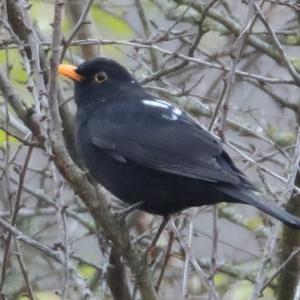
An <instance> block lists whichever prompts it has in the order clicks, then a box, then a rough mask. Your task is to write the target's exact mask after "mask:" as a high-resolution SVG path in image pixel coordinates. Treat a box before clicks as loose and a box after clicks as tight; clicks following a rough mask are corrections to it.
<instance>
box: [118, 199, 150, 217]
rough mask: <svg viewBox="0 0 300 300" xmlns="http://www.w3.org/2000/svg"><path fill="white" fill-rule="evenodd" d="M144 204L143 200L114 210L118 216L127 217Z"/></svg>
mask: <svg viewBox="0 0 300 300" xmlns="http://www.w3.org/2000/svg"><path fill="white" fill-rule="evenodd" d="M143 204H144V202H143V201H139V202H136V203H134V204H133V205H130V206H127V207H125V208H122V209H119V210H117V211H116V212H114V215H115V216H116V217H118V218H122V219H125V218H126V217H127V216H128V215H129V214H130V213H131V212H132V211H134V210H135V209H137V208H140V207H141V206H142V205H143Z"/></svg>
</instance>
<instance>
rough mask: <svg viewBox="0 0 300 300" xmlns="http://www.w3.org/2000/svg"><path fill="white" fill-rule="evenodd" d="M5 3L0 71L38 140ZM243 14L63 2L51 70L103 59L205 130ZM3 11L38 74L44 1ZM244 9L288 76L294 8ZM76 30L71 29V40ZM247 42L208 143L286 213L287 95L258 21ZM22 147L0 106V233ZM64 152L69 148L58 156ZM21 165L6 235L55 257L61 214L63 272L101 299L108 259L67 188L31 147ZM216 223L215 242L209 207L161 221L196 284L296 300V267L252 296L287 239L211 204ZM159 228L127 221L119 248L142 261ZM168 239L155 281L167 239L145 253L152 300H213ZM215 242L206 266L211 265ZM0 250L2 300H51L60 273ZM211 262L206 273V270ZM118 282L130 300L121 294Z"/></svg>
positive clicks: (45, 30)
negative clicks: (129, 248) (21, 20)
mask: <svg viewBox="0 0 300 300" xmlns="http://www.w3.org/2000/svg"><path fill="white" fill-rule="evenodd" d="M8 2H9V0H8V1H7V3H6V1H1V4H0V5H1V18H0V21H1V22H0V65H1V68H2V69H3V70H5V73H6V75H7V77H8V78H9V81H10V83H11V85H12V86H13V88H14V89H15V90H16V91H17V93H18V95H19V96H20V97H21V99H22V102H23V103H24V105H26V107H27V108H28V109H31V110H33V111H38V113H39V115H40V120H41V122H42V123H43V124H46V125H45V126H46V128H48V129H47V130H49V127H47V126H48V125H47V123H49V122H51V120H50V119H49V117H48V115H47V110H48V106H47V102H46V101H45V99H44V100H43V99H42V97H41V96H40V95H37V94H39V93H40V92H41V91H38V90H37V87H36V77H35V76H36V74H35V75H34V74H32V73H31V72H30V70H31V66H30V65H29V66H28V65H27V66H26V63H24V51H23V50H22V47H21V46H20V44H21V45H23V46H24V41H20V43H19V44H18V43H17V42H16V36H17V35H18V33H16V32H14V29H13V27H11V26H10V20H9V17H8V16H9V13H12V12H10V11H8V10H7V9H9V7H11V6H10V5H9V4H8ZM210 2H212V4H213V5H212V7H211V9H209V10H208V13H207V15H206V16H205V19H204V22H203V24H202V29H201V30H202V31H203V32H202V35H201V39H200V41H199V43H198V44H196V45H195V49H194V52H193V55H191V56H190V55H189V50H190V49H191V47H193V42H194V40H195V38H196V36H197V34H198V33H199V22H200V20H201V14H200V13H199V12H200V10H197V5H198V4H199V5H204V6H205V5H208V4H209V3H210ZM213 2H214V3H213ZM253 2H255V1H232V0H227V1H225V0H222V1H221V0H220V1H200V0H199V1H198V0H196V1H175V0H174V1H171V0H166V1H156V0H145V1H138V0H125V1H119V0H111V1H99V0H98V1H97V0H95V1H80V0H66V1H65V2H64V17H63V24H62V28H61V29H62V33H63V40H62V44H61V45H62V47H61V50H62V51H63V52H64V53H65V55H64V57H63V61H65V62H70V63H73V64H75V65H78V64H79V63H81V62H82V61H84V60H85V59H88V58H90V57H93V56H108V57H112V58H114V59H115V60H117V61H118V62H120V63H122V64H124V65H125V66H126V67H127V68H128V69H129V70H130V71H131V72H132V73H133V74H134V75H135V76H136V78H137V79H138V80H139V81H140V82H141V83H142V84H143V85H144V86H145V88H147V89H148V90H149V92H151V93H153V94H155V95H157V97H163V98H165V99H166V100H167V101H170V102H172V103H175V104H176V105H178V106H180V107H181V108H183V109H185V110H186V111H187V112H188V113H190V114H191V115H192V116H193V117H194V118H195V119H197V120H198V121H199V122H200V123H201V124H202V125H203V126H204V127H208V126H209V124H210V122H211V118H212V115H213V112H214V111H215V109H216V107H217V105H218V101H219V100H220V97H221V94H222V90H223V88H224V82H226V78H228V70H230V67H231V66H232V61H233V60H234V52H233V50H234V49H235V48H234V47H235V43H236V41H237V37H238V36H239V35H240V34H241V32H242V29H243V28H244V26H246V25H247V24H248V22H249V16H251V13H252V10H251V5H253ZM15 3H16V4H17V5H19V6H20V7H22V8H24V7H25V8H26V14H28V18H29V20H30V22H31V24H32V26H33V27H32V28H34V34H35V35H36V36H37V37H38V40H39V41H40V42H39V45H37V49H38V51H40V52H41V53H42V54H43V57H44V58H45V59H46V60H48V59H49V58H50V55H51V51H50V49H51V47H50V46H51V39H52V37H51V34H52V22H53V15H54V1H48V0H45V1H43V0H37V1H34V0H32V1H25V0H22V1H21V0H18V1H15ZM251 3H252V4H251ZM257 3H259V5H260V6H261V8H262V10H263V13H264V16H265V17H266V20H267V21H268V22H269V24H270V26H271V28H273V30H274V32H275V34H276V36H277V37H278V39H279V42H280V44H281V45H282V47H283V49H284V51H285V53H286V54H287V56H288V58H289V60H290V62H291V64H292V66H293V67H294V68H295V69H296V70H299V60H300V55H299V53H300V52H299V45H300V17H299V11H300V10H299V5H300V4H299V3H298V2H297V1H271V0H267V1H257ZM87 5H90V7H89V9H88V10H87V11H86V12H87V17H86V18H84V19H83V20H81V21H82V22H79V23H78V20H80V18H81V17H82V14H83V13H84V12H85V9H86V7H87ZM202 12H203V10H202ZM230 22H231V23H230ZM76 24H77V25H78V24H79V25H80V26H79V27H80V28H79V30H78V31H76V32H75V34H74V36H72V35H73V33H74V28H75V27H76ZM24 30H25V31H26V30H29V31H30V30H31V29H30V28H24ZM250 36H251V37H252V38H253V39H255V38H256V39H258V41H259V42H260V43H261V44H263V45H265V46H266V48H263V47H259V46H257V45H259V44H257V45H256V46H255V43H254V44H253V43H252V44H251V42H249V43H248V41H249V39H248V40H247V41H246V43H245V46H244V47H243V51H242V53H241V55H240V57H239V59H238V64H237V69H238V70H239V71H240V73H238V74H237V75H236V77H235V78H234V81H233V83H232V84H231V85H232V86H231V90H230V96H229V101H228V103H227V106H226V107H227V123H226V127H225V129H224V128H222V132H220V130H218V129H220V126H219V127H218V126H217V127H216V128H215V129H216V130H215V132H214V133H215V134H216V135H220V136H221V137H224V139H225V141H224V142H225V147H226V149H227V150H228V151H229V152H230V154H231V155H232V156H233V158H234V160H235V161H236V162H237V164H238V165H239V167H240V168H241V169H242V170H243V171H244V172H245V173H246V174H247V175H248V176H249V178H250V179H251V181H252V182H254V183H255V184H256V185H257V186H258V187H259V189H260V191H261V193H262V194H263V195H264V197H266V198H268V199H270V201H276V202H277V203H278V204H281V205H285V204H287V202H288V201H289V200H290V194H289V193H288V189H287V185H288V183H289V181H288V180H289V178H290V177H291V170H292V169H293V165H292V164H293V161H294V160H293V158H294V153H295V151H294V149H295V146H296V141H297V132H298V126H299V124H298V122H299V103H300V102H299V101H300V99H299V82H296V80H295V79H294V78H293V77H292V76H291V73H290V72H289V68H288V66H287V64H286V63H285V61H284V59H283V56H282V53H280V51H279V50H278V49H277V48H276V45H275V42H274V39H273V38H272V35H271V34H270V32H269V31H268V30H267V28H266V26H265V25H264V24H263V22H262V20H260V19H259V18H258V17H257V21H256V22H255V24H254V26H253V27H252V28H251V32H250ZM70 37H72V38H71V40H70ZM18 39H20V37H18ZM25 49H26V45H25ZM262 49H263V50H262ZM178 54H181V55H182V57H179V56H178ZM184 57H193V58H195V59H196V60H197V61H194V62H193V61H189V63H186V64H182V65H181V66H179V67H178V68H175V67H174V66H176V65H177V64H180V63H182V62H184V61H186V60H185V59H184ZM29 63H30V61H29ZM43 66H47V64H43ZM172 68H173V69H172ZM224 70H225V71H224ZM42 71H43V72H46V73H47V71H48V69H47V68H46V67H45V69H43V70H42ZM298 76H299V73H298ZM59 82H60V84H61V85H60V86H61V93H62V94H63V98H64V99H65V100H71V101H67V102H65V103H63V104H62V102H61V105H63V106H66V107H67V108H68V109H69V110H70V111H71V112H72V115H73V114H74V113H75V111H76V108H75V105H74V103H73V101H72V84H71V83H70V82H68V81H65V80H64V79H59ZM37 99H39V100H40V102H39V103H40V104H39V105H37ZM43 101H45V102H43ZM38 106H39V108H38ZM223 129H224V130H223ZM65 131H66V130H65ZM29 134H30V132H29V130H28V128H27V126H26V125H24V123H23V122H22V121H21V120H20V119H19V118H18V116H17V114H16V113H15V111H14V110H13V109H12V107H11V106H10V105H9V104H8V102H7V101H6V97H5V96H4V95H2V96H0V200H1V203H0V209H1V210H0V217H1V218H5V219H7V220H10V217H11V213H12V207H13V203H14V201H15V197H16V193H17V189H18V186H19V182H20V178H21V177H20V174H21V173H22V168H23V166H24V162H25V160H26V157H27V156H28V145H26V141H28V136H29ZM68 146H69V148H73V147H74V146H73V145H72V144H71V143H69V144H68ZM69 150H70V151H71V152H72V151H74V149H69ZM243 154H244V155H243ZM29 160H30V161H29V164H28V167H27V172H26V178H25V183H24V185H23V195H22V205H21V207H20V208H19V209H18V218H17V222H16V225H17V228H18V229H19V230H21V231H22V232H24V233H26V235H28V236H30V237H32V238H34V239H36V240H38V241H39V242H40V243H42V244H45V245H48V246H49V247H51V248H52V249H54V250H56V251H58V252H60V251H61V252H63V251H65V250H64V247H65V246H66V241H65V230H66V229H64V228H63V226H64V225H63V224H62V222H61V217H60V214H61V206H62V207H64V208H67V209H68V211H71V213H69V214H66V224H67V236H68V241H67V246H68V251H69V253H70V255H71V256H72V261H73V263H74V266H75V270H76V272H78V276H80V277H82V278H84V280H85V282H86V284H87V286H88V287H89V289H90V290H91V291H92V293H93V295H94V296H93V297H95V299H112V296H111V292H110V289H109V284H108V282H107V273H106V272H107V268H108V266H109V261H108V257H109V250H108V249H109V245H103V243H102V242H103V241H102V240H101V238H99V237H97V234H95V227H94V223H93V219H92V218H91V216H90V214H89V213H88V212H87V209H86V208H85V207H84V205H83V204H82V202H81V201H80V199H79V197H78V196H77V195H76V194H74V192H73V190H72V188H71V187H70V185H69V184H68V183H67V182H66V181H65V180H64V179H63V178H62V176H60V174H58V172H57V171H56V170H55V168H54V167H53V164H52V162H51V158H50V157H49V156H48V155H47V153H45V151H44V150H42V149H41V148H39V147H33V153H32V154H31V155H30V159H29ZM253 162H254V163H253ZM292 184H293V183H292ZM295 184H296V185H297V182H296V183H295ZM294 200H295V199H293V201H294ZM296 200H297V199H296ZM58 203H60V204H58ZM296 203H297V202H296ZM298 206H299V205H298ZM288 207H289V205H288ZM217 211H218V220H217V232H218V236H217V238H216V236H215V233H214V232H215V231H214V230H213V228H214V226H213V223H214V222H213V220H214V218H213V209H212V207H204V208H199V209H196V210H193V209H192V210H187V211H185V212H183V213H182V214H180V215H179V216H174V224H175V225H176V226H177V228H178V230H179V231H180V233H181V237H182V238H183V239H184V240H185V241H187V240H188V237H189V235H192V237H193V238H192V243H191V244H190V245H189V246H190V247H191V249H190V255H191V256H192V257H193V258H195V260H196V261H197V263H198V264H199V266H201V267H202V268H203V269H204V270H205V272H206V275H207V276H208V278H209V280H211V282H212V283H213V285H214V287H215V289H216V290H217V291H218V293H219V294H220V295H221V296H220V297H221V299H224V300H244V299H245V300H246V299H251V300H254V299H258V298H259V299H264V300H272V299H287V300H288V299H298V298H299V295H298V296H297V293H296V292H295V293H294V292H293V291H297V290H299V288H297V284H294V286H293V287H292V288H288V287H287V285H286V280H288V281H289V282H297V281H298V279H299V269H298V263H299V261H298V259H297V258H296V259H294V260H293V261H292V264H293V266H294V269H292V270H289V269H286V270H285V271H283V274H288V275H289V276H290V277H287V278H285V277H284V276H282V277H276V278H275V279H274V280H273V281H271V282H269V284H268V286H267V287H265V288H263V285H264V283H266V282H267V281H268V279H269V278H270V276H271V275H272V274H273V273H274V272H276V270H278V267H279V266H280V264H281V263H282V262H284V261H285V260H286V258H287V257H288V255H289V254H290V253H291V252H292V250H293V249H294V248H295V247H298V244H299V241H298V240H299V237H298V234H296V233H293V234H292V233H291V232H290V231H289V229H286V228H284V229H282V227H281V226H280V224H278V222H277V221H275V220H270V219H269V218H268V217H267V216H266V215H263V214H260V213H259V212H257V210H255V209H254V208H249V207H245V206H242V205H225V204H221V205H220V206H218V209H217ZM297 212H299V209H294V211H293V213H295V214H297ZM159 221H160V218H159V217H156V216H152V215H147V214H145V213H141V212H134V213H133V214H132V215H130V218H129V220H128V222H127V223H128V227H129V228H130V230H131V234H132V239H135V238H137V237H138V236H141V235H143V236H144V239H141V241H140V244H141V245H142V247H144V248H146V246H147V244H148V242H149V240H150V239H151V234H152V232H154V231H155V228H156V226H157V224H158V223H159ZM190 222H192V224H193V229H192V231H191V225H189V224H191V223H190ZM272 224H273V225H272ZM175 225H174V226H175ZM284 235H286V236H288V235H289V236H293V237H294V238H293V242H292V243H290V242H289V243H288V242H286V241H285V240H284V238H283V236H284ZM178 239H179V237H178V236H177V237H176V238H175V241H173V242H172V247H171V250H168V251H169V252H168V255H169V257H168V260H167V265H166V267H163V261H164V257H165V253H166V251H167V249H168V245H169V243H170V241H171V240H172V234H171V229H170V228H168V229H167V230H165V232H164V233H163V235H162V237H161V238H160V240H159V243H158V246H157V248H158V249H157V252H158V253H157V260H156V263H155V265H154V266H153V268H152V269H151V270H152V272H153V278H154V279H153V280H154V281H155V282H156V281H157V280H158V278H159V276H160V274H162V273H161V270H162V268H165V272H164V274H163V279H162V282H161V285H160V289H159V299H213V298H211V297H212V296H211V295H209V293H208V291H207V289H206V288H205V286H204V285H203V282H202V281H201V276H199V272H198V271H197V270H196V269H195V268H194V267H189V262H188V263H187V262H186V257H187V253H186V251H185V249H183V248H182V247H181V246H180V243H179V242H178ZM215 239H217V254H216V257H213V256H214V255H215V254H212V253H213V252H214V251H213V250H212V249H214V247H216V245H215V244H214V241H215ZM0 246H1V248H0V266H1V270H2V272H1V281H0V286H1V293H2V294H1V295H2V296H1V297H3V299H22V300H25V299H32V298H33V299H39V300H54V299H61V298H62V289H63V286H64V284H65V280H66V275H65V272H66V270H65V269H64V268H63V267H62V266H61V265H59V264H57V263H55V262H54V261H53V260H52V259H51V258H49V257H47V256H45V255H41V253H40V252H38V251H36V250H34V249H32V248H31V247H29V246H28V245H25V244H23V243H19V244H18V242H17V241H13V243H12V244H11V245H10V246H9V247H7V232H6V231H5V230H3V231H2V235H1V241H0ZM215 250H216V249H215ZM20 257H21V258H22V260H23V263H24V264H23V265H24V266H26V272H25V274H27V279H28V280H29V282H30V285H31V287H32V290H33V294H30V292H29V291H28V282H27V283H26V276H25V275H24V270H22V267H21V266H22V264H21V263H20ZM212 257H213V258H215V259H216V263H215V265H213V263H212ZM4 261H5V262H4ZM214 268H215V269H214ZM297 271H298V272H297ZM185 277H186V278H185ZM128 281H129V282H130V287H131V289H132V291H134V282H131V281H130V279H129V280H128ZM284 289H286V290H288V289H290V292H289V293H288V291H286V293H287V296H286V298H282V295H283V294H284V292H283V291H284ZM259 291H261V292H262V295H260V292H259ZM293 293H294V295H293V296H292V294H293ZM64 297H65V299H81V298H82V296H80V295H78V292H77V290H76V286H75V287H74V286H71V287H69V288H68V291H67V293H66V294H65V296H64ZM138 297H139V296H138V295H136V297H135V298H134V296H133V297H132V299H139V298H138ZM280 297H281V298H280ZM293 297H294V298H293ZM297 297H298V298H297ZM91 299H93V298H91ZM120 300H121V299H120Z"/></svg>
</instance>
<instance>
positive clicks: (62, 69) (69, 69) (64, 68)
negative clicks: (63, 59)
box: [58, 64, 83, 81]
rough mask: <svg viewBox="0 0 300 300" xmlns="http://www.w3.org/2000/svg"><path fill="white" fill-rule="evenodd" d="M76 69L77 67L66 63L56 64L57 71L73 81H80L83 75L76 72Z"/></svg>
mask: <svg viewBox="0 0 300 300" xmlns="http://www.w3.org/2000/svg"><path fill="white" fill-rule="evenodd" d="M76 69H77V67H75V66H72V65H66V64H61V65H58V73H59V74H60V75H63V76H66V77H68V78H71V79H73V80H75V81H81V80H82V79H83V76H81V75H79V74H78V73H77V72H76Z"/></svg>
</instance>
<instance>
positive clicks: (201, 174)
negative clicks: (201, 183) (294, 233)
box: [88, 99, 241, 184]
mask: <svg viewBox="0 0 300 300" xmlns="http://www.w3.org/2000/svg"><path fill="white" fill-rule="evenodd" d="M145 101H148V102H141V103H139V104H136V103H135V105H133V104H132V105H130V104H128V103H127V104H125V103H123V104H120V102H119V103H118V104H117V105H114V104H113V103H111V104H110V105H107V106H106V107H105V106H104V107H102V108H101V109H100V108H99V109H96V111H94V112H93V117H91V118H89V124H88V127H89V131H90V135H91V140H92V143H93V144H94V146H96V147H98V148H101V149H102V150H106V151H107V153H109V154H110V155H111V156H112V157H114V158H115V159H116V160H118V161H120V162H123V163H126V162H127V161H133V162H135V163H138V164H141V165H144V166H146V167H148V168H151V169H155V170H158V171H161V172H165V173H171V174H176V175H180V176H184V177H189V178H196V179H202V180H206V181H212V182H216V181H221V182H226V183H233V184H237V183H239V182H240V180H241V179H240V176H239V175H237V173H236V172H235V169H234V165H233V163H232V161H231V160H230V158H229V157H228V155H226V153H225V152H224V151H223V149H222V146H221V145H220V143H219V142H218V141H217V140H216V139H215V138H214V137H213V136H212V135H211V134H210V133H208V132H207V131H206V130H204V129H202V128H201V127H200V126H199V125H198V124H197V123H196V122H195V121H194V120H193V119H192V118H190V117H189V116H188V115H186V114H185V113H183V112H182V111H180V110H179V109H178V108H176V107H174V106H171V105H169V104H167V103H166V102H162V101H159V102H157V100H151V99H150V100H145ZM151 101H152V103H151ZM149 103H150V104H149ZM224 154H225V155H224ZM231 164H232V166H233V167H232V166H231Z"/></svg>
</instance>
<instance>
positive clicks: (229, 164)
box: [58, 58, 300, 228]
mask: <svg viewBox="0 0 300 300" xmlns="http://www.w3.org/2000/svg"><path fill="white" fill-rule="evenodd" d="M58 72H59V73H60V74H62V75H64V76H67V77H69V78H71V79H73V80H74V82H75V102H76V104H77V114H76V145H77V148H78V151H79V155H80V157H81V159H82V161H83V163H84V165H85V167H86V168H87V169H88V170H89V172H90V174H91V175H92V177H93V178H94V179H95V180H96V181H98V182H99V183H101V184H102V185H103V186H104V187H105V188H106V189H108V190H109V191H110V192H111V193H112V194H114V195H115V196H117V197H118V198H120V199H121V200H123V201H125V202H126V203H128V204H131V205H134V204H138V205H137V206H140V207H139V208H140V209H142V210H144V211H147V212H149V213H153V214H158V215H162V216H164V217H167V216H169V215H170V214H172V213H176V212H179V211H181V210H183V209H185V208H188V207H193V206H201V205H207V204H216V203H219V202H229V203H242V204H249V205H253V206H255V207H256V208H258V209H260V210H261V211H263V212H265V213H267V214H269V215H271V216H273V217H275V218H277V219H279V220H281V221H282V222H283V223H285V224H287V225H288V226H290V227H292V228H300V219H299V218H297V217H296V216H294V215H292V214H290V213H288V212H286V211H285V210H284V209H282V208H280V207H278V206H275V205H273V204H271V203H270V202H268V201H266V200H265V199H263V198H262V197H261V196H260V195H259V194H258V193H257V192H256V190H255V187H254V186H253V185H252V184H251V183H250V182H249V181H248V180H247V178H246V177H245V175H244V174H243V173H242V172H241V171H240V170H239V169H238V168H237V167H236V166H235V164H234V162H233V161H232V159H231V158H230V157H229V155H228V154H227V153H226V151H224V149H223V147H222V144H221V143H220V142H219V141H218V140H217V139H215V138H214V137H213V135H212V134H210V133H209V132H208V131H206V130H205V129H203V128H202V127H200V125H199V124H197V122H195V121H194V120H193V119H192V118H191V117H190V116H189V115H188V114H186V113H185V112H183V111H182V110H180V109H179V108H177V107H176V106H174V105H172V104H170V103H168V102H166V101H163V100H161V99H157V98H155V97H154V96H152V95H151V94H148V92H147V91H146V90H145V89H144V88H143V87H142V86H141V85H140V84H139V83H138V82H137V81H136V80H135V79H134V78H133V77H132V76H131V75H130V73H129V72H128V71H127V70H126V68H124V67H123V66H121V65H120V64H118V63H117V62H115V61H114V60H112V59H108V58H93V59H90V60H88V61H86V62H84V63H82V64H81V65H80V66H78V67H75V66H71V65H65V64H61V65H59V68H58Z"/></svg>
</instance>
